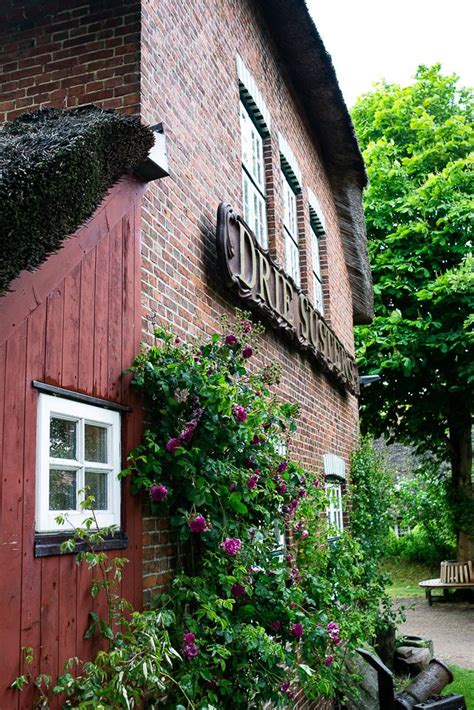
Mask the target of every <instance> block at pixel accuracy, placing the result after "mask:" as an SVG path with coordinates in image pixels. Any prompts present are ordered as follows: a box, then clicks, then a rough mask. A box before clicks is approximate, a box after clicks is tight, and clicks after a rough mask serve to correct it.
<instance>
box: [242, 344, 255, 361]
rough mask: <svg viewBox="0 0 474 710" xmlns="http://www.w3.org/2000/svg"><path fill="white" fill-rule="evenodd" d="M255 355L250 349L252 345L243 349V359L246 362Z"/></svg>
mask: <svg viewBox="0 0 474 710" xmlns="http://www.w3.org/2000/svg"><path fill="white" fill-rule="evenodd" d="M252 355H253V350H252V348H251V347H250V345H245V347H243V348H242V357H244V358H245V359H246V360H247V359H248V358H249V357H252Z"/></svg>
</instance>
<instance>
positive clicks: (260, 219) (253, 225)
mask: <svg viewBox="0 0 474 710" xmlns="http://www.w3.org/2000/svg"><path fill="white" fill-rule="evenodd" d="M240 132H241V138H242V195H243V213H244V220H245V221H246V222H247V224H248V225H249V227H250V229H251V230H252V231H253V233H254V234H255V236H256V238H257V241H258V243H259V244H260V245H261V246H262V247H263V248H264V249H266V248H267V246H268V233H267V209H266V199H265V165H264V162H263V139H262V136H261V135H260V133H259V131H258V129H257V127H256V126H255V124H254V122H253V121H252V118H251V116H250V114H249V112H248V111H247V109H246V108H245V106H244V104H243V103H242V101H241V102H240Z"/></svg>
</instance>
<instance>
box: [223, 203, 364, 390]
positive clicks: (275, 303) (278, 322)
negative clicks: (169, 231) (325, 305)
mask: <svg viewBox="0 0 474 710" xmlns="http://www.w3.org/2000/svg"><path fill="white" fill-rule="evenodd" d="M217 253H218V257H219V261H220V262H221V265H222V267H223V269H224V272H225V276H226V280H227V281H228V283H229V284H230V285H231V286H232V287H233V288H234V289H235V290H237V293H238V294H239V296H240V297H241V298H242V299H244V300H245V301H246V304H247V305H248V306H249V307H250V308H252V309H254V310H258V311H260V312H261V313H263V314H264V315H265V316H266V318H267V319H268V320H269V321H270V322H271V323H272V324H273V325H274V326H275V327H276V328H278V329H279V330H282V331H284V332H285V333H286V334H287V335H288V336H289V337H291V338H292V340H293V341H294V342H295V343H296V344H297V346H298V347H299V348H300V349H301V350H305V351H306V352H308V353H310V354H311V356H312V357H313V358H314V359H315V360H316V361H317V362H318V363H319V365H320V366H321V367H322V369H323V370H324V371H325V372H326V373H327V374H328V375H330V376H331V377H333V378H334V379H335V380H336V381H337V382H339V383H340V384H342V385H343V386H344V387H345V388H346V389H348V390H349V391H350V392H352V393H353V394H358V391H359V386H358V384H359V383H358V373H357V367H356V364H355V361H354V358H353V357H352V356H351V355H350V354H349V353H348V352H347V350H346V349H345V348H344V346H343V345H342V343H341V341H340V340H339V338H338V337H337V336H336V335H335V333H334V332H333V331H332V329H331V328H330V327H329V326H328V324H327V323H326V321H325V320H324V318H323V317H322V316H321V314H320V313H318V311H317V310H316V309H315V308H314V307H313V305H312V304H311V303H310V301H309V299H308V297H307V296H306V295H305V294H304V293H303V292H302V291H301V290H300V289H299V288H298V287H297V286H296V284H295V282H294V281H293V279H292V278H291V276H289V275H288V274H287V273H285V271H284V270H283V269H282V268H281V267H280V266H278V265H277V264H276V263H275V262H274V261H273V259H272V258H271V257H270V255H269V254H268V252H267V251H266V250H265V249H263V248H262V247H261V246H260V245H259V244H258V242H257V240H256V239H255V236H254V234H253V232H252V231H251V230H250V229H249V227H248V226H247V225H246V223H245V222H244V221H243V219H242V218H241V217H240V216H239V215H237V214H235V213H234V211H233V210H232V208H231V206H230V205H229V204H227V203H225V202H221V204H220V205H219V208H218V210H217Z"/></svg>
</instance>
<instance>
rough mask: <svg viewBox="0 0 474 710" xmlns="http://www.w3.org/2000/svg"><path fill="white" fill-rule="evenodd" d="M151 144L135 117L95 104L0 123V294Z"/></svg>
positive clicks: (141, 157)
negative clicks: (103, 108) (1, 124)
mask: <svg viewBox="0 0 474 710" xmlns="http://www.w3.org/2000/svg"><path fill="white" fill-rule="evenodd" d="M153 143H154V137H153V133H152V131H151V130H150V129H149V128H147V127H145V126H143V125H142V124H141V123H140V119H139V118H136V117H133V116H125V115H122V114H119V113H116V112H115V111H112V110H108V111H106V110H102V109H99V108H97V107H95V106H84V107H81V108H78V109H73V110H63V109H53V108H46V109H41V110H39V111H35V112H33V113H29V114H28V113H27V114H23V115H22V116H20V117H19V118H17V119H15V120H14V121H12V122H11V123H6V124H4V125H3V126H2V127H0V205H1V209H0V293H2V292H5V291H6V290H7V289H8V286H9V284H10V283H11V281H12V280H13V279H14V278H15V277H16V276H18V274H19V273H20V271H22V269H28V270H32V269H35V268H37V267H38V266H39V265H40V264H41V263H42V262H43V261H44V260H45V259H46V258H47V257H48V256H49V255H50V254H52V253H53V252H55V251H56V250H57V249H59V247H60V246H61V243H62V242H63V240H64V239H65V238H66V237H67V236H68V235H69V234H71V233H72V232H74V231H75V230H76V229H77V228H78V227H79V226H80V225H81V224H83V223H84V222H85V221H86V220H87V219H89V217H91V215H92V214H93V212H94V210H95V209H96V207H97V206H98V205H99V204H100V202H101V201H102V199H103V198H104V196H105V194H106V193H107V190H108V189H109V188H110V187H111V186H112V185H113V184H114V183H115V182H117V180H118V179H119V178H120V177H121V176H122V175H123V174H124V173H126V172H130V171H133V170H134V169H135V168H136V167H137V166H138V165H139V164H140V163H141V162H143V161H144V160H145V159H146V157H147V155H148V152H149V150H150V148H151V147H152V146H153Z"/></svg>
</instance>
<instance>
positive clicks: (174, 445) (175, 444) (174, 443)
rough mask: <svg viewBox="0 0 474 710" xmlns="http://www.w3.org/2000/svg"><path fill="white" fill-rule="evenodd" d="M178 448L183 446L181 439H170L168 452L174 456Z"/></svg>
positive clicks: (167, 445)
mask: <svg viewBox="0 0 474 710" xmlns="http://www.w3.org/2000/svg"><path fill="white" fill-rule="evenodd" d="M178 446H181V439H168V441H167V442H166V451H169V453H170V454H173V453H174V452H175V451H176V449H177V448H178Z"/></svg>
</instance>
